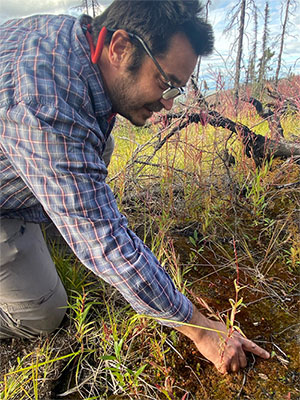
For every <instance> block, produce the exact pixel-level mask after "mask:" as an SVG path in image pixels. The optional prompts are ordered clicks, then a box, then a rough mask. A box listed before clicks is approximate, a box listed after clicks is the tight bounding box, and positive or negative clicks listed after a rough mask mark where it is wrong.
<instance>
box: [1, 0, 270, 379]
mask: <svg viewBox="0 0 300 400" xmlns="http://www.w3.org/2000/svg"><path fill="white" fill-rule="evenodd" d="M199 11H200V9H199V4H198V1H197V0H196V1H185V0H178V1H168V0H165V1H152V2H151V1H125V0H124V1H115V2H113V3H112V4H111V6H110V7H108V8H107V9H106V11H105V12H104V13H103V14H102V15H100V16H99V17H97V18H95V19H94V20H93V21H86V19H87V18H85V19H83V20H81V21H78V20H76V19H74V18H72V17H68V16H35V17H31V18H26V19H24V20H12V21H9V22H7V23H6V24H4V25H3V26H2V27H1V35H0V37H1V45H0V46H1V47H0V48H1V58H0V62H1V84H0V85H1V87H0V107H1V108H0V121H1V125H0V132H1V150H2V154H1V175H2V183H1V214H2V222H1V239H0V242H1V253H2V254H1V258H2V260H1V275H0V285H1V287H0V289H1V291H0V321H1V337H2V338H5V337H13V336H17V337H27V338H32V337H34V336H36V335H38V334H41V333H48V332H51V331H52V330H54V329H55V328H56V327H57V326H58V325H59V323H60V322H61V320H62V318H63V315H64V312H65V310H64V308H63V307H64V306H66V304H67V299H66V294H65V291H64V288H63V286H62V284H61V281H60V280H59V278H58V275H57V273H56V270H55V267H54V265H53V263H52V261H51V258H50V255H49V253H48V251H47V248H46V245H45V243H44V241H43V238H42V236H41V233H40V230H39V227H38V225H37V223H40V222H43V221H46V220H48V219H50V220H52V221H53V223H54V224H55V225H56V227H57V228H58V229H59V231H60V233H61V234H62V236H63V237H64V238H65V240H66V241H67V243H68V244H69V245H70V247H71V248H72V250H73V251H74V253H75V254H76V255H77V257H78V258H79V259H80V260H81V261H82V263H83V264H84V265H85V266H86V267H88V268H90V269H91V270H92V271H93V272H94V273H95V274H97V275H99V276H100V277H101V278H102V279H104V280H105V281H106V282H108V283H110V284H112V285H114V286H115V287H116V288H117V289H118V290H119V291H120V292H121V293H122V295H123V296H124V297H125V298H126V299H127V300H128V302H129V303H130V304H131V305H132V307H133V308H134V309H135V310H136V311H137V312H138V313H143V314H147V315H151V316H153V317H156V318H164V319H169V320H172V321H174V323H173V324H169V325H172V326H174V327H175V328H176V329H177V330H179V331H180V332H182V333H184V334H185V335H186V336H188V337H189V338H191V339H192V340H193V341H194V343H195V344H196V346H197V347H198V349H199V351H200V352H201V353H202V354H203V355H204V356H205V357H207V358H208V359H209V360H210V361H212V362H213V363H214V364H215V365H216V367H217V368H218V369H219V370H220V371H221V372H223V373H225V372H227V371H237V370H239V368H241V367H244V366H245V365H246V356H245V351H251V352H253V353H254V354H257V355H259V356H261V357H263V358H268V357H269V354H268V353H267V352H266V351H265V350H263V349H261V348H260V347H258V346H256V345H255V344H254V343H253V342H251V341H249V340H247V339H245V338H243V337H242V336H241V335H239V334H238V333H235V334H234V335H233V337H232V338H230V340H229V341H228V343H227V345H226V348H225V352H224V356H223V357H222V359H221V357H220V346H221V344H222V339H221V337H220V335H219V334H218V333H217V332H215V331H213V330H218V331H221V332H224V334H223V337H226V327H225V326H224V325H223V324H222V323H217V322H213V321H210V320H208V319H207V318H205V317H204V316H203V315H202V314H201V313H200V312H199V311H197V309H196V308H195V306H193V305H192V303H191V302H190V301H189V300H188V299H187V298H186V297H185V296H184V295H182V294H181V293H180V292H178V291H177V290H176V288H175V286H174V284H173V282H172V281H171V279H170V277H169V276H168V275H167V274H166V272H165V271H164V269H163V268H162V267H161V265H160V264H159V263H158V261H157V259H156V258H155V257H154V255H153V254H152V253H151V252H150V250H149V249H148V248H147V247H146V246H145V245H144V243H143V242H142V241H141V240H140V239H139V238H138V237H137V236H136V235H135V234H134V233H133V232H132V231H130V230H129V229H128V227H127V221H126V219H125V217H124V216H123V215H121V214H120V212H119V211H118V209H117V206H116V202H115V199H114V197H113V194H112V192H111V191H110V189H109V187H108V186H107V185H106V183H105V178H106V175H107V170H106V166H107V165H108V163H109V159H110V155H111V152H112V147H113V146H112V139H111V135H110V132H111V129H112V127H113V124H114V119H115V114H116V113H119V114H120V115H122V116H123V117H125V118H127V119H128V120H130V121H131V122H132V123H133V124H135V125H143V124H145V122H146V120H147V119H148V118H149V117H151V115H152V114H153V112H157V111H160V110H161V109H163V108H165V109H166V110H170V109H171V107H172V105H173V100H174V98H175V97H176V96H177V95H179V94H180V93H181V92H182V89H181V87H182V86H185V85H186V83H187V81H188V79H189V76H190V75H191V73H192V72H193V70H194V68H195V65H196V62H197V57H198V56H199V55H205V54H208V53H210V52H211V50H212V45H213V36H212V31H211V27H210V26H209V25H208V24H206V23H204V22H203V21H202V19H201V18H200V17H199ZM87 22H91V23H90V24H88V23H87ZM180 322H189V323H190V324H192V325H196V326H201V327H204V328H209V329H213V330H208V329H200V328H197V327H193V326H186V325H180Z"/></svg>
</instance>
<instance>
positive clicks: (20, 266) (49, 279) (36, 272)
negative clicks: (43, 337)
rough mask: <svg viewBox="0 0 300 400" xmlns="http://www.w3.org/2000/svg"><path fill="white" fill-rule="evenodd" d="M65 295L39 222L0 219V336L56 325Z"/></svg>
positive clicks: (38, 331)
mask: <svg viewBox="0 0 300 400" xmlns="http://www.w3.org/2000/svg"><path fill="white" fill-rule="evenodd" d="M66 308H67V295H66V292H65V289H64V287H63V285H62V283H61V280H60V278H59V276H58V274H57V271H56V268H55V266H54V264H53V261H52V259H51V257H50V254H49V251H48V248H47V245H46V243H45V241H44V238H43V235H42V232H41V229H40V227H39V225H37V224H32V223H25V222H22V221H20V220H13V219H2V220H0V339H3V338H10V337H23V338H29V339H30V338H34V337H36V336H38V335H40V334H47V333H50V332H52V331H53V330H54V329H56V328H57V327H58V326H59V324H60V323H61V321H62V319H63V317H64V315H65V312H66Z"/></svg>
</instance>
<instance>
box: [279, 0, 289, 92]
mask: <svg viewBox="0 0 300 400" xmlns="http://www.w3.org/2000/svg"><path fill="white" fill-rule="evenodd" d="M290 3H291V0H287V1H286V7H285V16H284V21H283V25H282V32H281V38H280V50H279V54H278V62H277V68H276V74H275V86H276V87H277V85H278V79H279V71H280V67H281V58H282V52H283V45H284V39H285V35H286V29H287V23H288V16H289V7H290Z"/></svg>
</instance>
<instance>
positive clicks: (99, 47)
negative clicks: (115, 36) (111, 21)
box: [86, 26, 107, 64]
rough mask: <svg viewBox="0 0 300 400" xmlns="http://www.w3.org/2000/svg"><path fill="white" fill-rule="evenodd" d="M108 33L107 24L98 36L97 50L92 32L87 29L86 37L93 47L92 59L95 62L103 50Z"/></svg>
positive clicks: (91, 47)
mask: <svg viewBox="0 0 300 400" xmlns="http://www.w3.org/2000/svg"><path fill="white" fill-rule="evenodd" d="M106 33H107V29H106V28H105V26H104V27H103V28H102V29H101V31H100V33H99V36H98V40H97V45H96V50H95V47H94V43H93V38H92V35H91V34H90V32H89V31H88V30H87V31H86V38H87V40H88V42H89V45H90V49H91V60H92V63H93V64H97V62H98V60H99V58H100V56H101V53H102V50H103V46H104V40H105V36H106Z"/></svg>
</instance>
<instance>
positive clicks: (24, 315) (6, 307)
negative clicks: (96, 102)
mask: <svg viewBox="0 0 300 400" xmlns="http://www.w3.org/2000/svg"><path fill="white" fill-rule="evenodd" d="M114 145H115V144H114V138H113V136H112V135H110V136H109V137H108V139H107V141H106V146H105V150H104V153H103V156H102V157H103V160H104V162H105V164H106V166H108V165H109V163H110V159H111V156H112V153H113V150H114ZM66 308H67V295H66V292H65V289H64V287H63V285H62V283H61V280H60V278H59V276H58V274H57V271H56V268H55V266H54V264H53V261H52V259H51V257H50V254H49V251H48V248H47V245H46V243H45V241H44V238H43V235H42V233H41V230H40V227H39V225H36V224H32V223H25V222H22V221H20V220H13V219H2V220H0V339H3V338H10V337H23V338H29V339H30V338H34V337H36V336H37V335H40V334H47V333H50V332H52V331H53V330H54V329H56V328H57V327H58V326H59V324H60V323H61V321H62V319H63V317H64V315H65V312H66Z"/></svg>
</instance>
